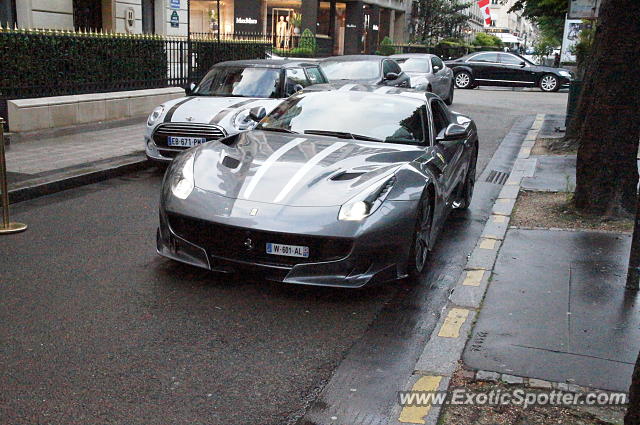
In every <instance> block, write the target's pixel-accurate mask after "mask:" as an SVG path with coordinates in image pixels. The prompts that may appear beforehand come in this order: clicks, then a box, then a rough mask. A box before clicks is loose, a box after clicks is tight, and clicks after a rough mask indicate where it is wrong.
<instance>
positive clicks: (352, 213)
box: [338, 176, 396, 221]
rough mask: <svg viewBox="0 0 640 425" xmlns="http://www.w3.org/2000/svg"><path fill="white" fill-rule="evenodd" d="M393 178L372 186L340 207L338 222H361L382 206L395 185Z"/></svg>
mask: <svg viewBox="0 0 640 425" xmlns="http://www.w3.org/2000/svg"><path fill="white" fill-rule="evenodd" d="M395 181H396V178H395V176H393V177H391V178H389V179H383V180H382V181H379V182H378V183H374V184H372V185H371V186H370V187H369V188H367V189H365V190H364V191H363V192H362V193H360V194H359V195H357V196H355V197H353V198H352V199H350V200H349V201H348V202H347V203H346V204H344V205H343V206H341V207H340V212H339V213H338V220H342V221H361V220H363V219H364V218H365V217H368V216H370V215H371V214H373V213H374V212H375V211H376V210H377V209H378V208H379V207H380V205H382V203H383V202H384V200H385V199H386V198H387V195H389V192H390V191H391V187H392V186H393V184H394V183H395Z"/></svg>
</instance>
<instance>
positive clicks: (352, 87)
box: [302, 83, 438, 102]
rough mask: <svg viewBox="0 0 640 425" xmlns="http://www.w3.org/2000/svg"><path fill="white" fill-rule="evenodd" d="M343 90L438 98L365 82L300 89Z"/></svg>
mask: <svg viewBox="0 0 640 425" xmlns="http://www.w3.org/2000/svg"><path fill="white" fill-rule="evenodd" d="M345 91H357V92H361V93H369V94H372V95H376V96H381V95H394V96H402V97H407V98H412V99H415V100H419V101H420V102H425V101H426V100H430V99H432V98H438V96H437V95H435V94H433V93H431V92H425V91H422V90H415V89H409V88H400V87H389V86H374V85H367V84H352V83H347V84H344V85H342V86H340V87H336V85H334V84H331V83H329V84H315V85H313V86H309V87H307V88H305V89H304V90H302V92H303V93H321V92H345Z"/></svg>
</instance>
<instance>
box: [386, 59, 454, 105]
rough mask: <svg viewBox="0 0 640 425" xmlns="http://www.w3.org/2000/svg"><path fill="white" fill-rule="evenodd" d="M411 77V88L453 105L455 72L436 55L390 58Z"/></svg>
mask: <svg viewBox="0 0 640 425" xmlns="http://www.w3.org/2000/svg"><path fill="white" fill-rule="evenodd" d="M390 57H391V58H393V60H395V61H396V62H398V64H399V65H400V68H401V69H402V70H403V71H404V72H405V73H406V74H407V75H408V76H409V79H410V81H411V87H412V88H414V89H417V90H425V91H429V92H432V93H435V94H437V95H438V96H440V98H441V99H442V100H444V103H446V104H447V105H451V104H452V103H453V86H454V82H453V71H452V70H451V69H450V68H449V67H448V66H446V65H445V64H444V62H442V59H440V58H439V57H438V56H436V55H432V54H427V53H406V54H400V55H392V56H390Z"/></svg>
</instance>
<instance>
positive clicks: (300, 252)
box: [267, 243, 309, 258]
mask: <svg viewBox="0 0 640 425" xmlns="http://www.w3.org/2000/svg"><path fill="white" fill-rule="evenodd" d="M267 254H272V255H284V256H286V257H300V258H309V247H308V246H298V245H282V244H279V243H267Z"/></svg>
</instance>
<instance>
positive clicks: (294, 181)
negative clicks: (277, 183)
mask: <svg viewBox="0 0 640 425" xmlns="http://www.w3.org/2000/svg"><path fill="white" fill-rule="evenodd" d="M345 145H347V143H346V142H338V143H334V144H333V145H331V146H329V147H327V148H324V149H323V150H321V151H320V152H318V153H317V154H316V155H315V156H314V157H313V158H311V159H310V160H309V161H308V162H307V163H306V164H304V166H302V168H300V169H299V170H298V171H297V172H296V173H295V174H294V175H293V177H292V178H291V180H289V182H288V183H287V184H286V186H285V187H283V188H282V190H281V191H280V193H278V196H276V199H274V200H273V202H280V201H282V200H283V199H284V198H285V197H286V196H287V195H288V194H289V192H290V191H291V189H293V188H294V187H295V185H296V184H298V182H299V181H300V180H301V179H302V177H304V175H305V174H307V173H308V172H309V171H310V170H311V169H312V168H313V167H315V166H316V165H318V163H319V162H320V161H322V160H323V159H325V158H326V157H328V156H329V155H331V154H332V153H333V152H335V151H337V150H338V149H340V148H342V147H343V146H345Z"/></svg>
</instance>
